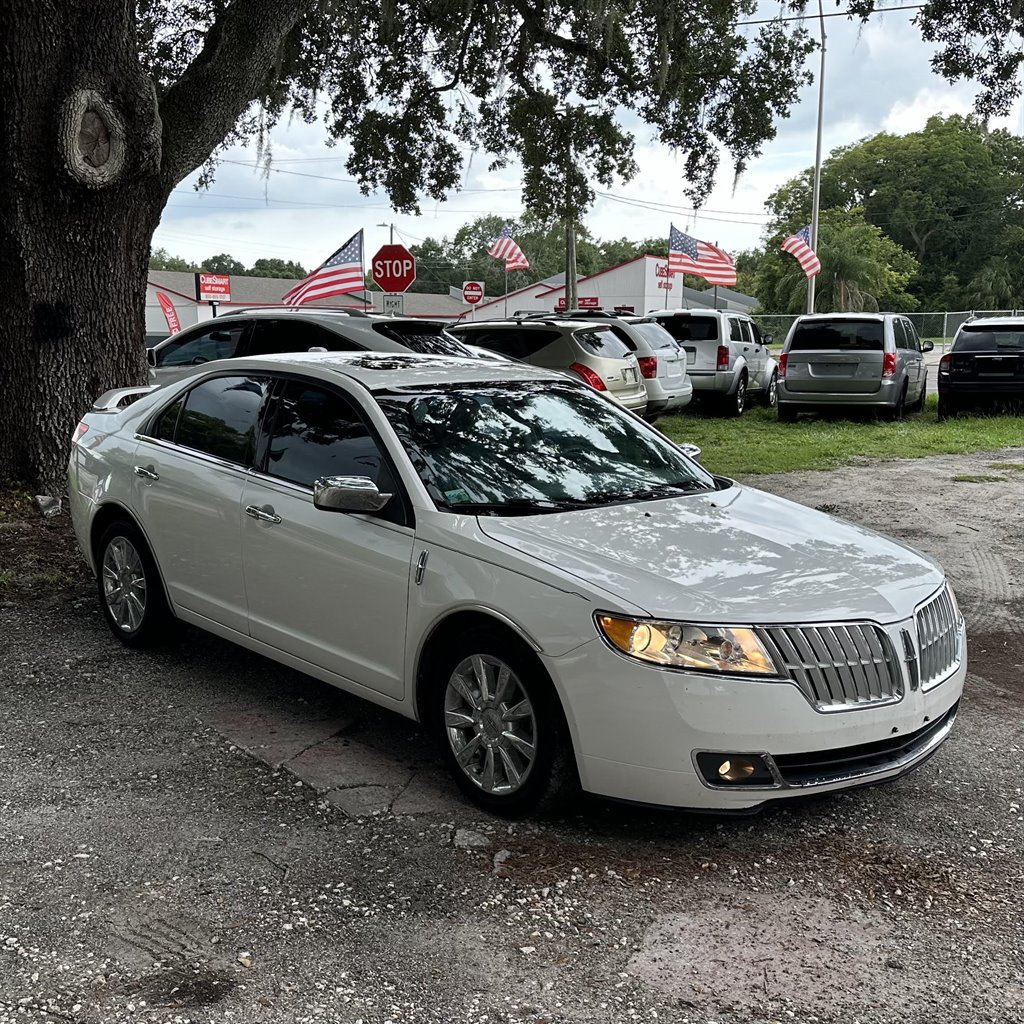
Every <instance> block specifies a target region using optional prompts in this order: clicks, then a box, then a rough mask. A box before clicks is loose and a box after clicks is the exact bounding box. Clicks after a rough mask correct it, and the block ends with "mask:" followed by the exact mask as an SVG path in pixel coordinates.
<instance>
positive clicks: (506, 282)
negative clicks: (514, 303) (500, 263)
mask: <svg viewBox="0 0 1024 1024" xmlns="http://www.w3.org/2000/svg"><path fill="white" fill-rule="evenodd" d="M505 316H506V317H507V316H508V260H505Z"/></svg>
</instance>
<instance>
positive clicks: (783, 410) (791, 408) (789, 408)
mask: <svg viewBox="0 0 1024 1024" xmlns="http://www.w3.org/2000/svg"><path fill="white" fill-rule="evenodd" d="M777 408H778V410H779V421H780V422H781V423H796V418H797V416H799V415H800V410H799V409H798V408H797V407H796V406H795V405H790V404H789V403H788V402H787V403H786V404H784V405H779V406H777Z"/></svg>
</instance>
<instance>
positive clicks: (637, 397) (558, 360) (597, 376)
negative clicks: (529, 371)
mask: <svg viewBox="0 0 1024 1024" xmlns="http://www.w3.org/2000/svg"><path fill="white" fill-rule="evenodd" d="M451 332H452V334H454V335H455V336H456V337H457V338H458V339H459V340H460V341H463V342H465V343H466V344H467V345H472V346H475V347H477V348H486V349H490V350H491V351H492V352H497V353H498V354H499V355H502V356H506V357H507V358H509V359H518V360H521V361H522V362H524V363H530V364H531V365H533V366H543V367H546V368H547V369H550V370H568V371H569V372H571V373H573V374H575V375H576V376H577V377H580V378H582V379H583V380H585V381H586V382H587V383H588V384H589V385H590V386H591V387H593V388H596V389H597V390H598V391H604V392H606V393H607V395H608V397H609V398H613V399H614V400H615V401H616V402H618V403H619V404H620V405H623V406H625V407H626V408H627V409H629V410H631V411H632V412H635V413H637V414H639V415H641V416H642V415H643V414H644V413H645V412H646V411H647V388H646V387H644V378H643V375H642V374H641V372H640V366H639V364H638V363H637V361H636V356H635V355H633V353H632V352H630V351H629V348H628V347H627V346H626V345H625V344H624V343H623V341H622V340H621V339H620V338H618V337H617V336H616V334H615V332H614V331H613V330H612V329H611V328H610V327H609V326H608V325H607V324H594V323H580V321H578V320H572V319H563V318H559V317H557V316H556V317H550V318H548V317H546V318H544V319H540V318H536V319H535V318H533V317H531V318H530V319H526V320H482V321H479V322H477V323H473V322H470V323H462V324H457V325H456V326H454V327H452V328H451Z"/></svg>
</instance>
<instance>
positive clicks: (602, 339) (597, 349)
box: [572, 327, 629, 359]
mask: <svg viewBox="0 0 1024 1024" xmlns="http://www.w3.org/2000/svg"><path fill="white" fill-rule="evenodd" d="M572 336H573V337H574V338H575V339H576V342H577V344H578V345H579V346H580V348H582V349H583V351H584V352H589V353H590V354H591V355H593V356H601V357H602V358H604V359H625V358H626V356H628V355H629V349H628V348H627V347H626V346H625V344H624V343H623V341H622V339H621V338H617V337H616V336H615V332H614V331H612V330H611V329H610V328H608V327H584V328H583V329H582V330H579V331H573V334H572Z"/></svg>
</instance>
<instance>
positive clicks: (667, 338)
mask: <svg viewBox="0 0 1024 1024" xmlns="http://www.w3.org/2000/svg"><path fill="white" fill-rule="evenodd" d="M630 326H631V327H632V328H633V330H634V331H636V333H637V334H639V335H640V336H641V337H642V338H643V339H644V341H646V342H647V344H648V345H650V346H651V348H653V349H671V350H675V349H677V348H679V346H678V345H677V344H676V339H675V338H673V337H672V335H671V334H669V333H668V331H666V330H665V328H664V327H662V326H661V324H656V323H655V322H654V321H653V320H648V321H647V322H646V323H639V324H630Z"/></svg>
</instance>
